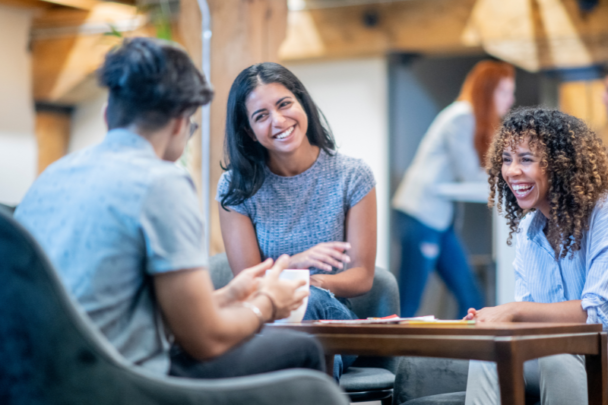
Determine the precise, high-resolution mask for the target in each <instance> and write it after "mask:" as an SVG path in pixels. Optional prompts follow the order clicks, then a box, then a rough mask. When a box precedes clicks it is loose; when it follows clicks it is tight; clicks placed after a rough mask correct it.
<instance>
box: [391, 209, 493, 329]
mask: <svg viewBox="0 0 608 405" xmlns="http://www.w3.org/2000/svg"><path fill="white" fill-rule="evenodd" d="M396 213H397V223H398V227H399V236H400V242H401V264H400V266H399V296H400V299H401V316H402V317H410V316H414V315H415V314H416V311H417V310H418V307H419V305H420V300H421V298H422V293H423V292H424V287H425V285H426V282H427V279H428V277H429V274H430V273H431V272H432V271H433V270H434V269H436V270H437V272H438V273H439V275H440V276H441V278H442V279H443V281H444V282H445V284H446V285H447V287H448V288H449V289H450V291H452V293H453V294H454V296H455V297H456V301H457V302H458V313H457V316H458V317H459V318H462V317H464V316H465V315H466V312H467V310H468V309H469V308H477V309H479V308H481V307H482V306H483V304H484V302H483V298H482V295H481V292H480V290H479V286H478V283H477V280H476V279H475V276H474V275H473V273H472V272H471V268H470V267H469V263H468V262H467V257H466V254H465V252H464V249H463V247H462V244H461V242H460V240H459V239H458V237H457V236H456V233H455V232H454V227H453V226H450V227H449V228H448V229H446V230H445V231H437V230H435V229H433V228H430V227H428V226H426V225H424V224H423V223H422V222H420V221H418V220H417V219H416V218H414V217H412V216H410V215H407V214H405V213H403V212H401V211H396Z"/></svg>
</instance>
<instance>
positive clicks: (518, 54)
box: [279, 0, 608, 71]
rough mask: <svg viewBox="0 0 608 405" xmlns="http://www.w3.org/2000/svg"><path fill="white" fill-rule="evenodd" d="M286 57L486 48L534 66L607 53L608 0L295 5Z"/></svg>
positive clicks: (579, 61) (597, 58) (593, 59)
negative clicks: (590, 0)
mask: <svg viewBox="0 0 608 405" xmlns="http://www.w3.org/2000/svg"><path fill="white" fill-rule="evenodd" d="M288 18H289V24H288V33H287V39H286V40H285V42H284V43H283V45H282V47H281V50H280V53H279V55H280V58H281V60H283V61H298V60H307V59H327V58H340V57H361V56H367V55H385V54H386V53H388V52H420V53H431V54H432V53H454V52H455V53H464V52H471V51H479V50H484V51H485V52H487V53H489V54H491V55H493V56H496V57H497V58H499V59H503V60H506V61H508V62H511V63H513V64H515V65H517V66H519V67H522V68H524V69H527V70H529V71H537V70H541V69H555V68H570V67H581V66H588V65H590V64H594V63H605V62H607V61H608V23H607V21H608V2H606V1H603V2H599V4H598V6H597V7H596V8H595V9H594V10H593V11H591V12H587V13H584V12H582V11H581V10H580V8H579V4H578V1H577V0H509V1H504V0H432V1H430V0H410V1H395V2H380V3H377V4H367V5H359V6H347V7H333V8H321V9H309V10H306V9H305V10H300V11H290V12H289V17H288Z"/></svg>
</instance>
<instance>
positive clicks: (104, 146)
mask: <svg viewBox="0 0 608 405" xmlns="http://www.w3.org/2000/svg"><path fill="white" fill-rule="evenodd" d="M15 218H16V219H17V220H18V221H19V222H21V223H22V224H23V225H24V226H25V227H26V228H27V229H28V230H29V231H30V232H31V233H32V234H33V236H34V237H35V238H36V239H37V241H38V242H39V243H40V245H41V246H42V248H43V250H44V251H45V253H46V254H47V255H48V257H49V259H50V260H51V263H53V265H54V266H55V268H56V270H57V271H58V273H59V276H60V278H61V280H62V281H63V283H64V285H65V286H66V288H67V289H68V291H69V292H70V293H71V294H72V296H73V297H74V298H75V299H76V300H77V301H78V302H79V303H80V304H81V305H82V307H83V308H84V310H85V311H86V312H87V314H88V315H89V316H90V318H91V319H92V321H93V322H94V323H95V324H96V325H97V326H98V327H99V329H100V330H101V332H102V333H103V334H104V335H105V336H106V337H107V338H108V339H109V340H110V342H111V343H112V344H113V345H114V346H115V347H116V348H117V349H118V351H119V352H120V353H122V354H123V356H124V357H125V358H127V359H128V360H130V361H132V362H133V363H135V364H139V365H142V366H144V367H146V368H148V369H149V370H152V371H155V372H159V373H166V372H167V371H168V368H169V355H168V349H169V342H168V339H167V336H166V331H165V328H164V326H163V322H162V319H161V316H160V311H159V310H158V308H157V304H156V301H155V298H154V291H153V284H152V281H153V280H152V276H154V275H155V274H159V273H163V272H168V271H174V270H181V269H189V268H197V267H204V266H206V265H207V254H206V252H205V250H204V248H203V221H202V218H201V215H200V211H199V207H198V200H197V198H196V192H195V189H194V185H193V183H192V180H191V179H190V177H189V175H188V174H187V173H186V172H185V171H184V170H183V169H181V168H179V167H177V166H176V165H175V164H173V163H170V162H165V161H163V160H161V159H159V158H158V157H157V156H156V154H155V153H154V149H153V148H152V145H151V144H150V143H149V142H148V141H147V140H145V139H144V138H142V137H140V136H139V135H136V134H134V133H132V132H129V131H126V130H122V129H118V130H113V131H110V132H109V133H108V134H107V136H106V138H105V139H104V141H103V142H102V143H101V144H99V145H96V146H94V147H91V148H88V149H85V150H83V151H81V152H78V153H74V154H71V155H68V156H67V157H65V158H63V159H61V160H59V161H58V162H56V163H54V164H53V165H51V166H50V167H49V168H48V169H47V170H46V171H45V172H44V173H43V174H42V175H41V176H40V177H39V178H38V179H37V180H36V182H35V183H34V184H33V186H32V187H31V189H30V190H29V191H28V193H27V195H26V196H25V198H24V199H23V201H22V202H21V204H20V205H19V207H18V208H17V210H16V212H15Z"/></svg>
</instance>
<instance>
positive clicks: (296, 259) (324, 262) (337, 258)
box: [289, 242, 350, 271]
mask: <svg viewBox="0 0 608 405" xmlns="http://www.w3.org/2000/svg"><path fill="white" fill-rule="evenodd" d="M348 249H350V243H348V242H326V243H319V244H318V245H315V246H313V247H311V248H310V249H308V250H305V251H304V252H302V253H298V254H297V255H293V256H291V258H290V259H289V268H290V269H308V268H310V267H316V268H317V269H321V270H325V271H331V269H332V267H336V268H338V269H343V268H344V263H350V257H348V256H347V255H346V254H344V251H345V250H348Z"/></svg>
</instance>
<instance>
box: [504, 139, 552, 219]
mask: <svg viewBox="0 0 608 405" xmlns="http://www.w3.org/2000/svg"><path fill="white" fill-rule="evenodd" d="M502 177H503V178H504V179H505V181H506V182H507V184H508V185H509V188H510V189H511V191H512V192H513V194H514V195H515V198H517V204H518V205H519V206H520V208H522V209H524V210H529V209H532V208H534V209H539V210H540V211H541V212H542V213H543V215H544V216H545V217H547V218H549V211H550V206H549V180H548V177H547V173H546V171H545V170H544V169H543V168H542V167H541V156H540V153H538V151H536V150H531V149H530V146H529V142H528V139H524V140H523V141H522V142H520V144H519V145H517V147H516V148H515V150H513V148H512V147H510V146H509V147H506V148H505V149H504V150H503V152H502Z"/></svg>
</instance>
